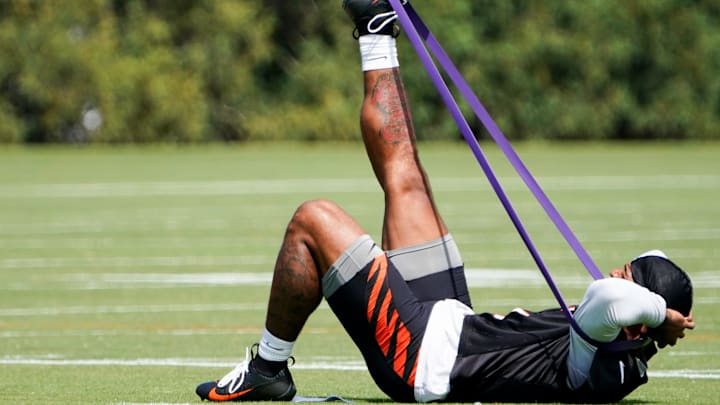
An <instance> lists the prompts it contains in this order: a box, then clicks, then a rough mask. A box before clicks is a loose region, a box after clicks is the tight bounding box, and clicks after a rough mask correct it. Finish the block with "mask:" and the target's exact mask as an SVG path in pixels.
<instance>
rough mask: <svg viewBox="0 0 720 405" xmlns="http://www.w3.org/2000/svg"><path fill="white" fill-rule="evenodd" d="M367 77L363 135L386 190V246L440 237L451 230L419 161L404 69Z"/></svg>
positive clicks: (379, 178)
mask: <svg viewBox="0 0 720 405" xmlns="http://www.w3.org/2000/svg"><path fill="white" fill-rule="evenodd" d="M363 75H364V82H365V97H364V101H363V104H362V109H361V116H360V125H361V129H362V137H363V141H364V142H365V147H366V149H367V154H368V157H369V158H370V162H371V164H372V167H373V170H374V172H375V176H376V177H377V179H378V181H379V182H380V186H381V187H382V188H383V190H384V192H385V216H384V221H383V231H382V232H383V234H382V236H383V241H382V247H383V249H384V250H391V249H396V248H399V247H404V246H410V245H415V244H418V243H422V242H427V241H429V240H433V239H437V238H439V237H441V236H443V235H445V234H447V233H448V230H447V228H446V227H445V224H444V223H443V221H442V218H441V217H440V214H439V213H438V210H437V208H436V206H435V203H434V201H433V197H432V192H431V189H430V183H429V181H428V178H427V175H426V173H425V171H424V169H423V167H422V165H421V163H420V160H419V157H418V152H417V148H416V144H415V132H414V128H413V125H412V117H411V114H410V107H409V105H408V101H407V98H406V95H405V89H404V87H403V84H402V80H401V78H400V70H399V68H391V69H378V70H369V71H366V72H364V73H363Z"/></svg>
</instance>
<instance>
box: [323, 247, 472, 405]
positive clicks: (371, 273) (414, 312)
mask: <svg viewBox="0 0 720 405" xmlns="http://www.w3.org/2000/svg"><path fill="white" fill-rule="evenodd" d="M399 266H402V267H399ZM323 293H324V295H325V298H326V299H327V301H328V303H329V305H330V308H331V309H332V310H333V312H334V313H335V315H336V316H337V317H338V319H339V320H340V322H341V323H342V324H343V327H344V328H345V329H346V331H347V332H348V334H349V335H350V337H351V338H352V339H353V341H354V342H355V344H356V345H357V347H358V348H359V349H360V352H361V353H362V355H363V357H364V359H365V363H366V364H367V367H368V370H369V371H370V374H371V376H372V377H373V379H374V380H375V383H376V384H377V385H378V387H379V388H380V389H381V390H382V391H383V392H385V393H386V394H387V395H388V396H389V397H390V398H392V399H393V400H395V401H401V402H414V400H415V399H414V393H413V389H414V382H415V370H416V368H417V360H418V354H419V352H420V345H421V343H422V338H423V335H424V333H425V327H426V325H427V321H428V318H429V316H430V311H431V310H432V306H433V304H434V303H435V302H436V301H438V300H442V299H446V298H455V299H459V300H461V301H463V302H464V303H466V304H467V305H469V304H470V300H469V294H468V290H467V284H466V282H465V276H464V273H463V265H462V262H461V261H460V255H459V253H457V247H456V246H455V243H454V241H453V240H452V237H450V236H446V237H444V238H441V239H438V240H436V241H432V242H429V243H425V244H421V245H417V246H413V247H409V248H405V249H401V250H396V251H391V252H388V253H387V254H386V253H384V252H383V251H382V250H381V249H380V248H379V247H377V246H376V245H375V243H374V242H373V241H372V239H370V237H369V236H363V237H361V238H359V239H358V240H357V241H356V242H355V243H354V244H353V245H352V246H351V247H350V248H349V249H348V250H347V251H346V252H345V253H344V254H343V256H342V257H341V258H340V259H338V261H337V262H336V263H335V264H333V266H331V268H330V270H329V271H328V273H327V274H326V275H325V276H324V277H323Z"/></svg>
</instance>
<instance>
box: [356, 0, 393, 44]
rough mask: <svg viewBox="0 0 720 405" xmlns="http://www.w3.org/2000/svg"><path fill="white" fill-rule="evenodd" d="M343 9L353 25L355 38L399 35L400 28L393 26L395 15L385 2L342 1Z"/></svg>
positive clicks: (376, 0)
mask: <svg viewBox="0 0 720 405" xmlns="http://www.w3.org/2000/svg"><path fill="white" fill-rule="evenodd" d="M402 3H403V4H405V1H403V2H402ZM343 9H344V10H345V12H346V13H347V14H348V15H349V16H350V18H351V19H352V20H353V22H354V23H355V31H354V32H353V36H354V37H355V38H358V37H360V36H362V35H367V34H380V35H392V36H393V37H397V36H398V34H400V28H399V27H398V26H397V25H396V24H395V20H396V19H397V14H395V11H393V8H392V6H390V3H389V2H388V1H387V0H343Z"/></svg>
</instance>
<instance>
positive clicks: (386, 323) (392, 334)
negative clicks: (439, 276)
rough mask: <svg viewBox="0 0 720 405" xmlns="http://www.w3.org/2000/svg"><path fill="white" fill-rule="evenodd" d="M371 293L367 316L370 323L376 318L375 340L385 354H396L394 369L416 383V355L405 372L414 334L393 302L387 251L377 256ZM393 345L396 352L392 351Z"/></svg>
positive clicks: (372, 271) (394, 355)
mask: <svg viewBox="0 0 720 405" xmlns="http://www.w3.org/2000/svg"><path fill="white" fill-rule="evenodd" d="M368 285H369V286H371V288H370V295H369V297H368V306H367V319H368V322H370V324H372V323H373V319H376V320H375V340H376V341H377V343H378V345H379V346H380V349H381V350H382V352H383V354H384V355H385V356H386V357H388V356H393V359H392V360H393V370H394V371H395V373H396V374H397V375H398V376H399V377H400V378H402V379H404V380H405V381H407V383H408V384H409V385H414V384H415V370H416V369H417V358H416V359H415V364H413V365H412V368H411V369H410V370H408V371H410V375H409V376H406V375H405V373H406V367H407V364H406V363H407V348H408V346H409V345H410V342H411V340H412V336H411V335H410V332H409V331H408V329H407V327H406V326H405V324H404V323H403V322H402V321H399V320H398V319H399V317H400V315H399V314H398V312H397V309H395V308H394V306H393V305H392V298H393V295H392V290H390V288H389V286H388V283H387V257H386V256H385V255H382V256H378V257H376V258H375V260H374V262H373V264H372V266H371V268H370V272H369V273H368ZM392 347H394V353H390V351H391V348H392Z"/></svg>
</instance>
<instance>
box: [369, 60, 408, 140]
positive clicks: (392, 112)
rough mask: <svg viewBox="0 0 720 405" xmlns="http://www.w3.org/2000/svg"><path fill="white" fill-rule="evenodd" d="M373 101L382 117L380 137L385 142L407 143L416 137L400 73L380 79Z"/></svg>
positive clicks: (383, 76)
mask: <svg viewBox="0 0 720 405" xmlns="http://www.w3.org/2000/svg"><path fill="white" fill-rule="evenodd" d="M372 101H373V103H374V104H375V106H376V107H377V108H378V110H379V111H380V114H381V116H382V126H381V127H380V131H379V133H378V135H379V136H380V137H381V138H382V139H383V140H384V141H385V142H387V143H401V142H407V141H409V140H411V139H412V138H413V137H414V134H413V127H412V118H411V116H410V108H409V106H408V103H407V98H406V96H405V89H404V88H403V85H402V81H401V80H400V73H399V72H397V71H393V72H388V73H385V74H382V75H380V76H379V77H378V79H377V82H376V83H375V87H374V88H373V91H372Z"/></svg>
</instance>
